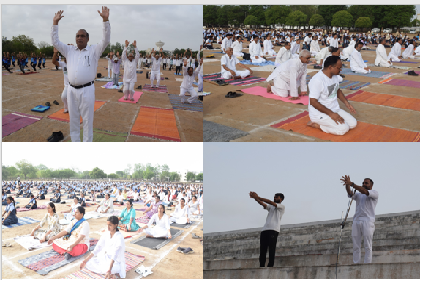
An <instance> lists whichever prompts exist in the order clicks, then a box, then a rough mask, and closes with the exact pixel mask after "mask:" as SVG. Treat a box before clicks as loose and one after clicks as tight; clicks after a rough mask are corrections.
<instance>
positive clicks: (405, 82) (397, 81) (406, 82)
mask: <svg viewBox="0 0 422 286" xmlns="http://www.w3.org/2000/svg"><path fill="white" fill-rule="evenodd" d="M379 83H382V84H389V85H394V86H408V87H414V88H420V85H421V83H420V82H419V81H413V80H407V79H396V78H394V79H392V78H387V79H385V80H383V81H380V82H379Z"/></svg>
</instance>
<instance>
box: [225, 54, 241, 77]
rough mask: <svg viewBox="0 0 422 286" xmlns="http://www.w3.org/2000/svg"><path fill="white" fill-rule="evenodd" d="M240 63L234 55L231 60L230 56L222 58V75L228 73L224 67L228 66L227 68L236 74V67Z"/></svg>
mask: <svg viewBox="0 0 422 286" xmlns="http://www.w3.org/2000/svg"><path fill="white" fill-rule="evenodd" d="M238 63H240V62H239V60H238V59H237V58H236V57H235V56H234V55H232V56H231V58H229V56H228V55H224V56H222V57H221V73H223V72H227V71H226V70H225V69H224V68H223V65H225V66H226V68H228V69H230V70H232V71H234V72H236V65H237V64H238Z"/></svg>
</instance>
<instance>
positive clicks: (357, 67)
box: [350, 49, 371, 74]
mask: <svg viewBox="0 0 422 286" xmlns="http://www.w3.org/2000/svg"><path fill="white" fill-rule="evenodd" d="M366 67H367V65H366V64H365V62H364V60H363V59H362V55H361V53H360V52H358V50H356V49H354V50H353V52H352V53H351V54H350V69H351V70H352V71H353V72H356V73H363V74H367V73H370V72H371V70H365V68H366Z"/></svg>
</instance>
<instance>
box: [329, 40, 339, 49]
mask: <svg viewBox="0 0 422 286" xmlns="http://www.w3.org/2000/svg"><path fill="white" fill-rule="evenodd" d="M330 46H331V47H334V48H338V39H334V38H332V39H331V40H330Z"/></svg>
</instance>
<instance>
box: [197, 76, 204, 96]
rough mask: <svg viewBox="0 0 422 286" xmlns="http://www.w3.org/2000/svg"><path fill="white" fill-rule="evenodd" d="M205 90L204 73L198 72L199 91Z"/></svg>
mask: <svg viewBox="0 0 422 286" xmlns="http://www.w3.org/2000/svg"><path fill="white" fill-rule="evenodd" d="M203 90H204V78H203V75H202V74H198V92H202V91H203Z"/></svg>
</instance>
